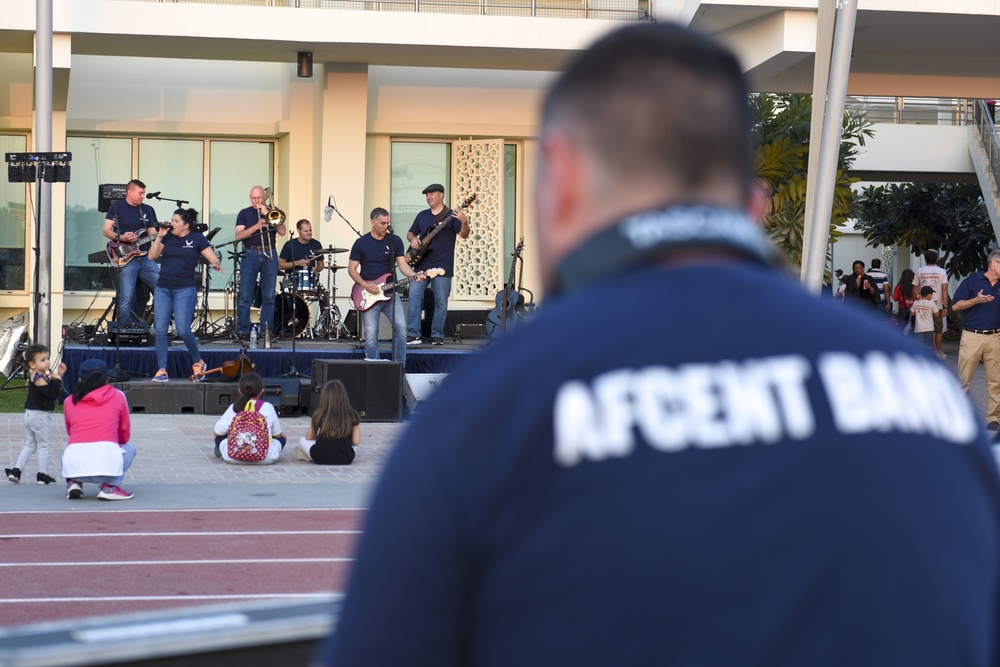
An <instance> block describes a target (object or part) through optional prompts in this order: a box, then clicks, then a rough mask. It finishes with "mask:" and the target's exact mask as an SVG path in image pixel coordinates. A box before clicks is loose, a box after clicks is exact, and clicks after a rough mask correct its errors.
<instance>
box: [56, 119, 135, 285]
mask: <svg viewBox="0 0 1000 667" xmlns="http://www.w3.org/2000/svg"><path fill="white" fill-rule="evenodd" d="M66 148H67V150H69V152H71V153H72V154H73V163H72V166H73V177H72V178H71V179H70V182H69V183H67V184H66V274H65V281H66V282H65V289H66V291H75V290H99V289H101V288H102V287H103V288H108V289H113V287H114V283H113V282H112V281H111V275H110V266H111V265H110V264H108V263H106V262H102V260H103V259H106V258H105V257H102V255H101V252H102V251H103V250H104V248H105V246H106V245H107V242H108V240H107V239H106V238H104V236H102V235H101V229H102V228H103V227H104V218H105V215H104V212H102V211H99V210H98V208H97V207H98V202H99V200H100V189H99V188H100V185H102V184H110V183H118V184H122V183H128V181H129V180H130V179H131V178H132V176H131V174H132V140H131V139H103V138H98V137H67V138H66ZM91 256H94V258H95V259H97V260H98V261H96V262H92V261H91V260H90V257H91Z"/></svg>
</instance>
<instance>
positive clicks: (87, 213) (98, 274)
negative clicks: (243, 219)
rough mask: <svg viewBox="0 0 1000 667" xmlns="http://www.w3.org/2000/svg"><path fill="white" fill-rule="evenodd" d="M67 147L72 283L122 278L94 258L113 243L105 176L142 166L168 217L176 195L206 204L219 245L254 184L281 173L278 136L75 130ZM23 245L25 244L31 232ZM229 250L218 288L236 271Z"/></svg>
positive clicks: (201, 208)
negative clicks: (223, 137) (102, 191)
mask: <svg viewBox="0 0 1000 667" xmlns="http://www.w3.org/2000/svg"><path fill="white" fill-rule="evenodd" d="M67 148H68V150H69V151H71V152H72V153H73V178H72V180H71V181H70V183H69V184H68V185H67V188H66V290H67V291H90V290H97V289H101V288H107V289H111V288H112V287H113V285H114V283H113V282H112V281H111V275H110V272H109V268H108V267H109V266H110V265H109V264H102V263H95V262H93V261H91V259H90V258H91V257H94V258H95V259H96V258H99V257H100V251H102V250H103V249H104V248H105V246H106V245H107V239H105V238H104V237H103V236H102V235H101V228H102V227H103V225H104V219H105V213H104V212H101V211H98V210H97V208H98V198H99V186H100V185H101V184H116V183H117V184H123V183H127V182H128V181H129V180H131V179H132V177H133V174H136V178H138V179H139V180H141V181H142V182H143V183H145V184H146V192H147V194H149V193H153V192H159V193H160V199H150V200H148V201H147V202H146V203H148V204H149V205H151V206H152V207H153V208H154V209H155V210H156V216H157V218H158V219H159V220H160V221H166V220H169V219H170V216H171V215H172V214H173V212H174V209H175V208H176V206H177V203H176V200H182V201H185V202H187V203H185V204H182V206H183V207H184V208H193V209H195V210H196V211H198V215H199V219H200V220H201V222H203V223H204V224H206V225H208V228H209V230H212V229H214V228H219V231H218V232H217V233H216V235H215V236H214V237H213V238H212V243H213V244H216V245H218V244H221V243H224V242H226V241H231V240H233V238H234V234H233V228H234V227H235V224H236V214H237V213H238V212H239V210H240V209H241V208H244V207H246V206H248V205H249V191H250V187H252V186H253V185H256V184H264V185H266V184H268V183H269V182H270V181H271V180H272V178H273V176H272V174H273V173H274V144H273V143H272V142H269V141H215V140H206V139H150V138H142V139H139V138H131V137H127V138H98V137H68V138H67ZM22 150H23V149H22ZM133 155H134V156H135V157H136V163H135V168H133ZM206 172H207V173H208V174H209V178H208V181H207V182H206V179H205V174H206ZM168 198H169V199H168ZM22 236H23V223H22ZM18 245H19V247H23V239H22V241H21V242H20V243H19V244H18ZM225 250H226V249H223V251H220V254H221V255H222V259H223V268H224V269H227V270H226V271H225V273H224V274H223V276H222V277H221V279H220V278H219V277H218V274H213V275H212V285H211V287H212V289H214V290H221V289H222V288H223V287H224V286H225V284H226V282H227V281H228V280H229V278H230V277H231V275H232V263H231V262H227V258H228V255H227V253H226V252H224V251H225ZM228 250H233V248H232V247H230V248H228ZM21 266H22V267H23V261H22V262H21ZM22 272H23V269H22ZM22 282H23V276H22Z"/></svg>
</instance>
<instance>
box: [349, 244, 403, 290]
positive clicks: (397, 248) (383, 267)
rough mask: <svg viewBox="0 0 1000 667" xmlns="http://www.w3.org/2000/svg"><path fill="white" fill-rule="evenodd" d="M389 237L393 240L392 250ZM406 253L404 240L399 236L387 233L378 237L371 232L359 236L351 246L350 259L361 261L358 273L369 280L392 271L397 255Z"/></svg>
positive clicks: (400, 255)
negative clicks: (380, 237)
mask: <svg viewBox="0 0 1000 667" xmlns="http://www.w3.org/2000/svg"><path fill="white" fill-rule="evenodd" d="M389 239H392V240H393V243H392V246H393V250H392V252H390V251H389ZM403 254H404V250H403V241H402V240H401V239H400V238H399V237H398V236H395V235H393V236H389V235H388V234H386V235H385V236H384V237H383V238H382V239H376V238H375V237H374V236H372V235H371V232H369V233H367V234H365V235H364V236H361V237H359V238H358V240H357V241H355V242H354V245H352V246H351V255H350V259H351V260H353V261H355V262H361V270H360V271H358V273H360V274H361V277H362V278H363V279H365V280H367V281H368V282H371V281H373V280H375V279H376V278H379V277H381V276H383V275H385V274H386V273H390V272H392V271H393V269H395V268H396V257H402V256H403Z"/></svg>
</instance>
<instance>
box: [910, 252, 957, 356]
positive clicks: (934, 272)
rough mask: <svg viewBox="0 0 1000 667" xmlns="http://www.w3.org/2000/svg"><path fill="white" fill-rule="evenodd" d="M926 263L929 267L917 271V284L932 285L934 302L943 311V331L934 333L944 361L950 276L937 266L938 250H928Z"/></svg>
mask: <svg viewBox="0 0 1000 667" xmlns="http://www.w3.org/2000/svg"><path fill="white" fill-rule="evenodd" d="M924 261H925V262H926V263H927V266H923V267H921V268H919V269H917V282H918V283H919V286H920V287H924V286H925V285H930V286H931V287H933V288H934V302H935V303H936V304H937V305H938V308H939V309H940V310H941V331H937V329H935V331H934V352H935V353H936V354H937V356H938V359H942V360H943V359H944V351H942V349H941V342H942V340H943V338H944V330H945V329H947V328H948V307H949V305H950V303H949V300H948V274H947V273H946V272H945V270H944V269H942V268H941V267H940V266H938V265H937V261H938V254H937V251H936V250H928V251H927V252H925V253H924Z"/></svg>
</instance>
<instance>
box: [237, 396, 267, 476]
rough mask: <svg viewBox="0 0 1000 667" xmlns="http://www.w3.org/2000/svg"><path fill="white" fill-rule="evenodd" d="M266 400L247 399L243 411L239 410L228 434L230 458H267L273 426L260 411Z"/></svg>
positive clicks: (249, 460) (240, 459) (256, 461)
mask: <svg viewBox="0 0 1000 667" xmlns="http://www.w3.org/2000/svg"><path fill="white" fill-rule="evenodd" d="M262 405H264V401H260V400H256V401H247V404H246V407H245V408H244V409H243V412H237V413H236V416H235V417H233V422H232V423H231V424H230V425H229V432H228V434H227V435H226V438H227V440H228V447H227V451H228V453H229V458H231V459H232V460H234V461H242V462H243V463H259V462H261V461H263V460H264V459H265V458H267V450H268V449H269V448H270V447H271V428H270V426H268V423H267V419H266V418H265V417H264V415H262V414H261V413H260V408H261V406H262Z"/></svg>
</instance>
